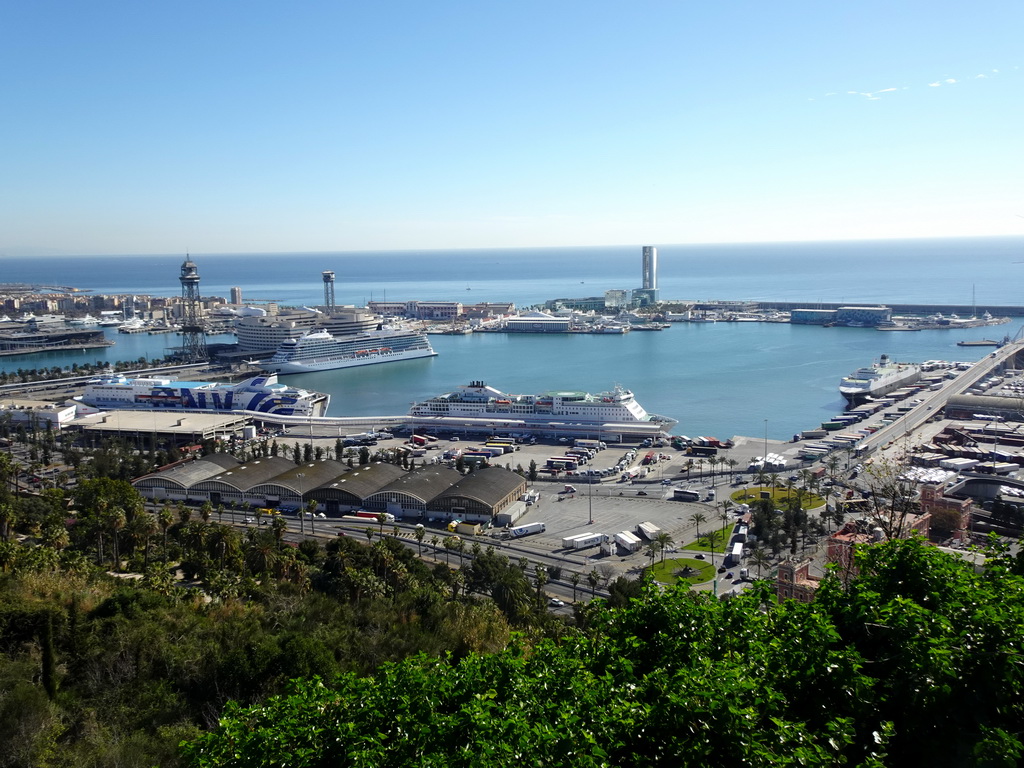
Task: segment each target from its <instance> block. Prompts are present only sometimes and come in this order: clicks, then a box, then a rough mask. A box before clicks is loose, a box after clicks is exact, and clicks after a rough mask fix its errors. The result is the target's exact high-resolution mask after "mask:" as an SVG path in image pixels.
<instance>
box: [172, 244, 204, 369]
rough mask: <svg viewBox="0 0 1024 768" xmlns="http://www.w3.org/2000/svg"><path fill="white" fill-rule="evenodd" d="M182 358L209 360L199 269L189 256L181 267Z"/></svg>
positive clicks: (193, 360) (190, 360) (192, 361)
mask: <svg viewBox="0 0 1024 768" xmlns="http://www.w3.org/2000/svg"><path fill="white" fill-rule="evenodd" d="M178 279H179V280H180V281H181V356H182V358H184V360H185V361H186V362H189V363H199V362H202V361H204V360H206V359H208V357H209V354H208V352H207V350H206V329H205V328H204V327H203V320H202V306H201V304H200V302H199V269H198V268H197V267H196V265H195V262H193V261H192V259H191V258H189V257H188V256H186V257H185V261H184V263H182V265H181V277H179V278H178Z"/></svg>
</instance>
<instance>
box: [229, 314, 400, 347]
mask: <svg viewBox="0 0 1024 768" xmlns="http://www.w3.org/2000/svg"><path fill="white" fill-rule="evenodd" d="M381 322H382V318H381V317H380V315H378V314H376V313H374V312H370V311H368V310H366V309H364V308H361V307H336V308H334V309H333V311H330V312H318V311H314V310H311V309H302V310H283V311H280V312H277V313H275V314H267V315H249V316H246V317H240V318H238V319H237V320H236V321H235V334H236V335H237V337H238V350H239V351H240V352H244V353H246V354H248V355H261V354H268V355H269V354H273V353H274V352H275V351H276V350H277V349H279V348H280V346H281V344H282V343H284V342H285V341H288V340H290V339H297V338H299V337H300V336H302V335H303V334H305V333H309V332H310V331H314V330H321V331H327V332H328V333H330V334H331V335H333V336H349V335H354V334H358V333H367V332H369V331H373V330H377V329H379V328H380V327H381Z"/></svg>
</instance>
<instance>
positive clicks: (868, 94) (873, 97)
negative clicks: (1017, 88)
mask: <svg viewBox="0 0 1024 768" xmlns="http://www.w3.org/2000/svg"><path fill="white" fill-rule="evenodd" d="M1013 69H1019V67H1017V66H1015V67H1013ZM998 74H999V70H998V69H992V70H989V71H988V72H982V73H979V74H977V75H975V76H974V77H973V78H970V79H967V80H965V79H963V78H956V77H944V78H941V79H939V80H933V81H932V82H930V83H926V85H925V87H927V88H941V87H943V86H949V85H956V84H958V83H961V82H969V81H970V80H971V79H973V80H989V79H991V78H992V77H994V76H995V75H998ZM910 89H911V86H909V85H904V86H900V87H890V88H880V89H879V90H877V91H854V90H849V91H829V92H828V93H826V94H825V97H830V96H854V97H857V98H861V99H866V100H868V101H878V100H880V99H881V98H883V94H889V93H898V92H899V91H909V90H910ZM808 101H817V99H816V98H810V99H808Z"/></svg>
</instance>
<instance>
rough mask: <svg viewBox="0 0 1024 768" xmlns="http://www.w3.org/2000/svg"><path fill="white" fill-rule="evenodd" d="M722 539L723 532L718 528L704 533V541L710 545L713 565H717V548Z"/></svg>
mask: <svg viewBox="0 0 1024 768" xmlns="http://www.w3.org/2000/svg"><path fill="white" fill-rule="evenodd" d="M721 539H722V532H721V531H716V530H710V531H708V532H707V533H705V534H704V536H703V540H704V543H705V544H707V545H708V549H710V550H711V567H712V568H713V567H714V566H715V550H716V549H717V548H718V542H719V541H721Z"/></svg>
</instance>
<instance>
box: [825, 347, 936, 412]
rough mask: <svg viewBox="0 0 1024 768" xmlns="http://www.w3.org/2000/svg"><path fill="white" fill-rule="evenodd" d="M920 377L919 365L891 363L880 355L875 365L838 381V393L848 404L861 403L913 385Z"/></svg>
mask: <svg viewBox="0 0 1024 768" xmlns="http://www.w3.org/2000/svg"><path fill="white" fill-rule="evenodd" d="M920 377H921V366H920V365H918V364H916V363H893V362H890V360H889V357H888V356H887V355H882V357H881V358H880V359H879V361H878V362H877V363H874V364H873V365H871V366H870V367H868V368H859V369H857V370H856V371H854V372H853V373H851V374H850V375H849V376H847V377H845V378H844V379H843V380H842V381H840V382H839V393H840V394H841V395H842V396H843V397H845V398H846V399H847V400H848V401H849V402H850V403H854V404H856V403H863V402H864V401H865V400H870V399H872V398H875V397H881V396H882V395H885V394H887V393H889V392H892V391H893V390H894V389H899V388H900V387H902V386H905V385H907V384H913V383H914V382H915V381H917V380H918V379H919V378H920Z"/></svg>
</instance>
